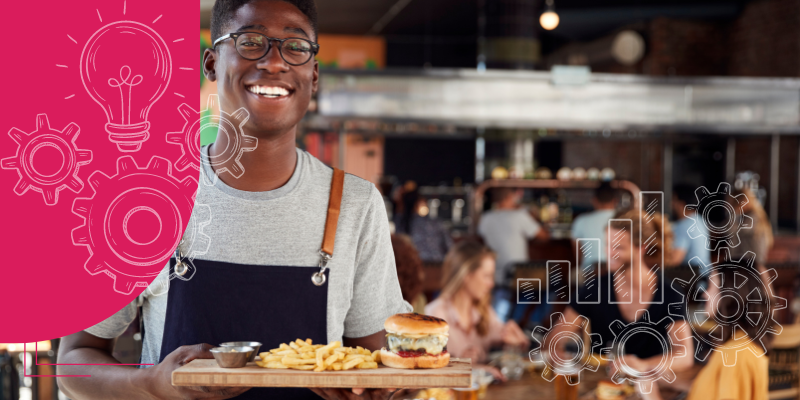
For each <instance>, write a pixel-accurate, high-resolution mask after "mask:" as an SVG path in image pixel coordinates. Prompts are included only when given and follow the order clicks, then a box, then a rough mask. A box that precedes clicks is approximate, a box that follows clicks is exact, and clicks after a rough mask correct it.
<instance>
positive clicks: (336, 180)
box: [322, 168, 344, 256]
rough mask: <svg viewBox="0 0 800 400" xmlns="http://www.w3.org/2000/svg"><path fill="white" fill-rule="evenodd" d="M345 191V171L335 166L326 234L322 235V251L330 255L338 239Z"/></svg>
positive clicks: (326, 220) (326, 221)
mask: <svg viewBox="0 0 800 400" xmlns="http://www.w3.org/2000/svg"><path fill="white" fill-rule="evenodd" d="M343 191H344V171H342V170H340V169H339V168H334V169H333V179H331V194H330V198H329V199H328V217H327V218H326V219H325V235H324V236H323V237H322V252H323V253H325V254H327V255H329V256H333V244H334V241H335V239H336V226H337V225H338V223H339V211H340V209H341V207H342V192H343Z"/></svg>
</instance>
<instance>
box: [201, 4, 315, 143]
mask: <svg viewBox="0 0 800 400" xmlns="http://www.w3.org/2000/svg"><path fill="white" fill-rule="evenodd" d="M231 32H259V33H262V34H264V35H266V36H268V37H274V38H279V39H284V38H289V37H299V38H303V39H308V40H311V41H316V37H314V36H313V35H314V33H313V29H312V27H311V24H310V22H309V21H308V18H307V17H306V15H305V14H303V13H302V12H300V10H298V9H297V7H295V6H293V5H291V4H289V3H286V2H284V1H276V0H269V1H254V2H251V3H248V4H246V5H244V6H242V7H241V8H239V9H238V10H237V11H236V14H235V15H234V16H233V18H232V19H231V20H230V21H229V22H228V23H227V24H226V26H225V30H224V31H223V34H228V33H231ZM277 44H278V43H277V42H273V43H272V48H270V50H269V52H267V54H266V55H265V56H264V57H262V58H261V59H259V60H254V61H251V60H246V59H244V58H243V57H241V56H240V55H239V53H238V52H237V51H236V47H235V45H234V40H233V39H227V40H224V41H222V42H220V43H219V44H217V46H216V50H215V51H208V50H207V52H206V57H205V62H204V68H205V72H206V76H208V78H209V79H210V80H212V81H213V80H216V81H217V90H218V92H219V99H220V106H221V107H222V109H223V110H224V111H225V112H227V113H233V112H234V111H235V110H237V109H239V108H241V107H244V109H246V110H247V111H248V112H249V113H250V119H249V120H248V121H247V124H246V125H245V127H244V129H245V131H246V132H247V133H248V134H250V135H253V136H256V137H269V136H273V135H278V134H282V133H285V132H286V131H288V130H289V129H291V128H292V127H294V126H295V125H297V123H298V122H299V121H300V119H301V118H303V115H304V114H305V113H306V110H307V109H308V104H309V101H310V100H311V95H312V94H313V93H315V92H316V91H317V80H318V77H319V67H318V64H317V62H316V60H313V59H312V60H311V61H309V62H307V63H306V64H303V65H298V66H292V65H289V64H287V63H286V62H285V61H284V60H283V58H281V55H280V53H279V51H278V46H277ZM255 87H261V88H263V87H267V88H281V89H285V90H286V91H287V92H288V94H285V95H279V96H274V95H273V96H269V95H261V94H256V93H253V90H254V88H255ZM256 91H258V90H256ZM268 92H269V91H268ZM271 92H273V93H275V92H282V91H280V90H278V91H276V90H272V91H271Z"/></svg>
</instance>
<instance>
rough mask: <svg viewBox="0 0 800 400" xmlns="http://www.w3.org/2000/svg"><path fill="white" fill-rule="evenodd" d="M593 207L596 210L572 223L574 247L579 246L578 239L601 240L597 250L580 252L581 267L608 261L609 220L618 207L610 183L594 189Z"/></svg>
mask: <svg viewBox="0 0 800 400" xmlns="http://www.w3.org/2000/svg"><path fill="white" fill-rule="evenodd" d="M592 207H594V211H590V212H587V213H583V214H581V215H579V216H578V218H575V221H574V222H573V223H572V232H571V235H572V246H573V249H575V248H576V247H577V243H576V241H577V240H578V239H599V240H600V246H599V247H600V248H599V249H598V251H597V252H594V251H591V252H587V253H586V254H583V252H578V254H580V255H581V256H582V257H581V259H580V261H579V262H580V266H581V268H584V267H586V266H589V265H592V264H594V263H597V262H605V261H606V227H607V226H608V220H609V219H611V217H613V216H614V213H615V212H616V211H615V210H616V208H617V196H616V192H615V191H614V188H612V187H611V184H610V183H608V182H603V183H601V184H600V186H599V187H598V188H597V189H595V190H594V197H593V198H592ZM598 257H599V258H598Z"/></svg>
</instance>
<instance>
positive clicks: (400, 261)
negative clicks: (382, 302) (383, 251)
mask: <svg viewBox="0 0 800 400" xmlns="http://www.w3.org/2000/svg"><path fill="white" fill-rule="evenodd" d="M392 248H393V249H394V263H395V265H396V266H397V279H398V280H399V281H400V291H401V292H402V293H403V300H405V301H407V302H409V303H410V304H411V306H413V307H414V312H415V313H418V314H424V313H425V304H426V303H427V300H426V299H425V295H424V294H423V293H422V282H423V281H424V280H425V273H424V272H423V271H422V260H420V259H419V253H417V248H416V247H414V243H412V242H411V238H409V237H408V236H406V235H392Z"/></svg>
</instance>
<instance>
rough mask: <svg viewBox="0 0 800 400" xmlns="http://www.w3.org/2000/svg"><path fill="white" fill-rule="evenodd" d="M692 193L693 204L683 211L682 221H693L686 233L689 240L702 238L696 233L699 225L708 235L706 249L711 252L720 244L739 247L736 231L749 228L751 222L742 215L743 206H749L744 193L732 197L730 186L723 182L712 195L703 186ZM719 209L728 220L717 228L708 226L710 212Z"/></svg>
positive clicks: (750, 219)
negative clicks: (684, 218) (695, 200)
mask: <svg viewBox="0 0 800 400" xmlns="http://www.w3.org/2000/svg"><path fill="white" fill-rule="evenodd" d="M694 193H695V197H697V204H687V205H686V207H685V208H684V211H683V214H684V216H685V217H687V218H690V219H692V220H693V221H694V224H692V226H691V227H689V230H688V231H687V233H688V234H689V237H691V238H692V239H697V238H699V237H701V236H704V235H703V233H701V232H700V231H699V229H700V228H699V224H703V225H704V226H705V228H706V230H707V231H708V236H707V237H706V249H708V250H711V251H714V250H716V249H717V247H719V245H720V244H721V243H727V246H728V247H736V246H739V244H740V243H741V240H740V239H739V231H740V230H742V229H750V228H752V227H753V219H752V218H750V217H749V216H747V215H745V214H744V206H745V205H746V204H747V203H748V202H749V200H748V199H747V196H746V195H745V194H744V193H742V194H739V195H737V196H733V195H732V194H731V185H730V184H729V183H727V182H720V184H719V185H718V186H717V191H716V192H713V193H712V192H710V191H709V190H708V189H706V187H705V186H700V187H699V188H697V190H695V192H694ZM720 207H721V208H724V209H725V211H726V213H727V214H728V216H729V218H728V221H727V222H726V223H725V225H724V226H721V227H720V226H716V225H714V224H712V223H711V217H710V211H711V210H712V209H715V208H720ZM692 212H694V214H692Z"/></svg>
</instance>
